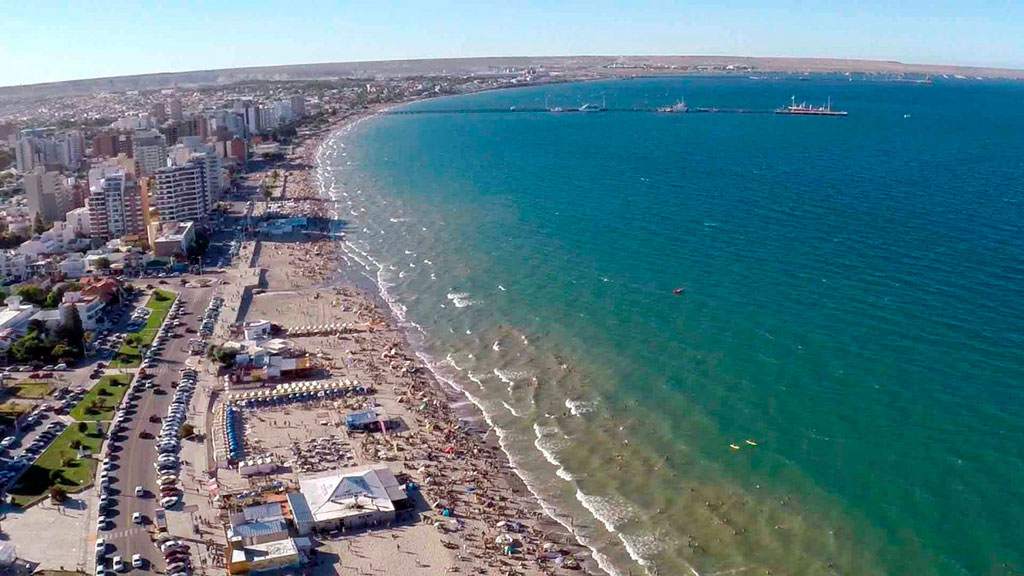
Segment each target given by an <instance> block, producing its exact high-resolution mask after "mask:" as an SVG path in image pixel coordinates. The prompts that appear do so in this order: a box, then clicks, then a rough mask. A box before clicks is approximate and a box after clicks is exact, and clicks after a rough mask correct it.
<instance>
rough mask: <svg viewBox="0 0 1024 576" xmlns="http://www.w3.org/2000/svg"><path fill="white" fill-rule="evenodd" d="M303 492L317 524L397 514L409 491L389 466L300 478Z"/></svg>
mask: <svg viewBox="0 0 1024 576" xmlns="http://www.w3.org/2000/svg"><path fill="white" fill-rule="evenodd" d="M299 490H300V491H301V492H302V496H303V497H304V498H305V500H306V503H307V505H308V507H309V510H310V511H311V512H312V515H313V518H314V519H315V520H316V521H317V522H323V521H329V520H335V519H339V518H345V517H347V516H355V515H358V514H362V513H364V512H365V511H367V510H376V511H394V509H395V501H397V500H404V499H405V498H406V494H405V490H404V489H403V488H402V487H401V486H400V485H399V484H398V480H396V479H395V475H394V474H392V473H391V470H390V469H389V468H388V467H387V465H385V464H376V465H372V466H361V467H358V468H347V469H345V470H339V471H337V472H335V473H333V474H329V475H325V476H319V477H308V478H301V479H299Z"/></svg>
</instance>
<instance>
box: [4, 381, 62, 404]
mask: <svg viewBox="0 0 1024 576" xmlns="http://www.w3.org/2000/svg"><path fill="white" fill-rule="evenodd" d="M52 388H53V385H52V384H50V383H49V382H27V381H26V382H18V383H17V384H12V385H11V386H10V387H9V389H10V391H11V394H13V395H15V396H17V397H18V398H30V399H34V400H39V399H42V398H46V397H48V396H49V395H50V390H51V389H52Z"/></svg>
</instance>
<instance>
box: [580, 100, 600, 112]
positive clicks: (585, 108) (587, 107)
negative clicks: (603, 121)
mask: <svg viewBox="0 0 1024 576" xmlns="http://www.w3.org/2000/svg"><path fill="white" fill-rule="evenodd" d="M605 110H606V107H605V100H604V98H602V99H601V104H600V105H598V104H590V103H589V102H588V103H586V104H584V105H582V106H580V107H579V108H577V109H576V111H577V112H604V111H605Z"/></svg>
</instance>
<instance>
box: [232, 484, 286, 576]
mask: <svg viewBox="0 0 1024 576" xmlns="http://www.w3.org/2000/svg"><path fill="white" fill-rule="evenodd" d="M227 540H228V547H229V553H230V556H229V557H228V558H227V560H228V566H227V568H228V573H229V574H244V573H247V572H266V571H269V570H279V569H282V568H292V567H296V566H298V565H299V564H301V563H302V562H303V561H304V559H305V556H304V555H303V554H302V551H301V550H300V547H299V545H298V544H297V543H296V541H295V540H294V539H292V537H291V532H290V530H289V526H288V522H287V521H286V516H285V513H284V509H283V507H282V506H281V504H280V503H278V502H270V503H267V504H262V505H259V506H249V507H247V508H244V509H243V510H242V511H241V512H238V513H235V514H232V515H231V517H230V519H229V522H228V528H227Z"/></svg>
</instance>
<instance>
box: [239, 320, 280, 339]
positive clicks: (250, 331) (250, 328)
mask: <svg viewBox="0 0 1024 576" xmlns="http://www.w3.org/2000/svg"><path fill="white" fill-rule="evenodd" d="M272 328H273V324H271V323H270V321H268V320H253V321H251V322H246V323H245V324H244V325H243V326H242V331H243V333H244V334H245V339H246V340H252V341H253V342H262V341H263V340H266V339H267V338H270V332H271V330H272Z"/></svg>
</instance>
